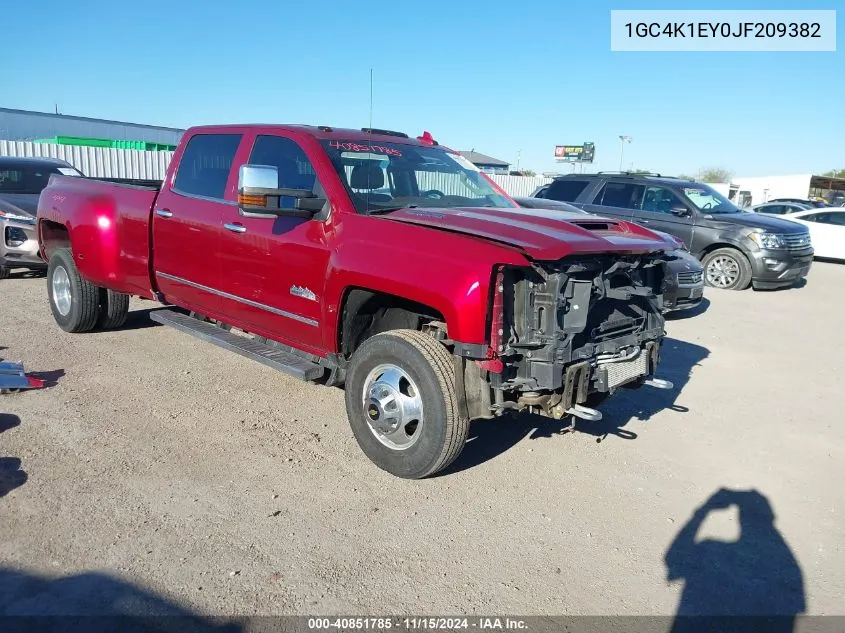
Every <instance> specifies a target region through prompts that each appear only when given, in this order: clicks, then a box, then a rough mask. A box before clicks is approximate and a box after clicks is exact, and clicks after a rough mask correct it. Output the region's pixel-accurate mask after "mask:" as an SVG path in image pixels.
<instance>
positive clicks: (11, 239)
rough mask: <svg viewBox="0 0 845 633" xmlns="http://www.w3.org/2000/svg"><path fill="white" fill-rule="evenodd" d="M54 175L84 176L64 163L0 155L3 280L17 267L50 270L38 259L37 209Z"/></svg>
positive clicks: (0, 263)
mask: <svg viewBox="0 0 845 633" xmlns="http://www.w3.org/2000/svg"><path fill="white" fill-rule="evenodd" d="M52 174H64V175H66V176H81V175H82V174H80V173H79V171H77V170H76V169H75V168H74V167H73V166H72V165H71V164H70V163H66V162H65V161H63V160H58V159H54V158H18V157H14V156H0V235H2V238H3V239H2V241H0V279H6V278H7V277H8V276H9V273H10V272H11V271H12V270H14V269H16V268H22V269H27V270H44V269H46V267H47V265H46V264H45V263H44V261H43V260H42V259H41V258H40V257H38V240H37V239H36V236H35V209H36V207H37V206H38V196H39V194H40V193H41V191H42V190H43V189H44V187H46V186H47V182H48V181H49V180H50V176H51V175H52Z"/></svg>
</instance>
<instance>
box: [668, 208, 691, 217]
mask: <svg viewBox="0 0 845 633" xmlns="http://www.w3.org/2000/svg"><path fill="white" fill-rule="evenodd" d="M689 214H690V212H689V209H687V208H686V207H672V215H676V216H678V217H679V218H685V217H688V216H689Z"/></svg>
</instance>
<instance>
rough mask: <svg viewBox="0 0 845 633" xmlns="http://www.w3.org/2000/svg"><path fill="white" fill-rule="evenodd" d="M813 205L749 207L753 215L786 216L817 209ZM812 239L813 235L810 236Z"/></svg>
mask: <svg viewBox="0 0 845 633" xmlns="http://www.w3.org/2000/svg"><path fill="white" fill-rule="evenodd" d="M815 208H816V207H815V206H813V205H809V204H806V203H803V202H774V201H772V202H764V203H763V204H755V205H754V206H753V207H748V210H749V211H752V212H753V213H767V214H769V215H786V214H787V213H794V212H795V211H806V210H807V209H815ZM810 238H811V239H812V235H811V236H810Z"/></svg>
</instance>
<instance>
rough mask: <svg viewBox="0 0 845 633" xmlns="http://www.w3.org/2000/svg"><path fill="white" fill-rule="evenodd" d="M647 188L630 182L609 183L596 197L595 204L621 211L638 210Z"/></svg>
mask: <svg viewBox="0 0 845 633" xmlns="http://www.w3.org/2000/svg"><path fill="white" fill-rule="evenodd" d="M644 192H645V186H643V185H635V184H634V183H630V182H608V183H606V184H605V185H604V187H602V188H601V191H599V193H598V195H596V197H595V200H594V201H593V204H597V205H601V206H604V207H617V208H620V209H636V208H637V207H638V206H639V205H640V202H641V201H642V199H643V193H644Z"/></svg>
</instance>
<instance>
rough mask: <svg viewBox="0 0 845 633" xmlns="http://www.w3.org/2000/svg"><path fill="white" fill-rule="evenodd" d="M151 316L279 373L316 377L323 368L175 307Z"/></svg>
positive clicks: (305, 378)
mask: <svg viewBox="0 0 845 633" xmlns="http://www.w3.org/2000/svg"><path fill="white" fill-rule="evenodd" d="M150 318H151V319H152V320H153V321H155V322H156V323H161V324H162V325H169V326H170V327H174V328H176V329H177V330H182V331H183V332H187V333H188V334H190V335H191V336H195V337H196V338H198V339H201V340H203V341H206V342H208V343H214V344H215V345H217V346H218V347H222V348H223V349H227V350H229V351H230V352H235V353H236V354H240V355H241V356H245V357H246V358H249V359H252V360H255V361H258V362H259V363H261V364H262V365H267V367H272V368H273V369H275V370H278V371H280V372H282V373H285V374H288V375H290V376H293V377H294V378H299V379H300V380H316V379H317V378H320V377H322V376H323V374H324V373H325V368H323V367H321V366H320V365H318V364H316V363H313V362H311V361H309V360H307V359H305V358H300V357H299V356H297V355H296V354H291V353H290V352H285V351H283V350H280V349H278V348H275V347H271V346H269V345H265V344H264V343H258V342H257V341H254V340H252V339H249V338H246V337H244V336H238V335H237V334H232V333H231V332H227V331H226V330H224V329H222V328H220V327H217V326H216V325H214V324H212V323H207V322H205V321H200V320H199V319H195V318H194V317H191V316H188V315H187V314H183V313H182V312H176V311H175V310H154V311H153V312H151V313H150Z"/></svg>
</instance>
